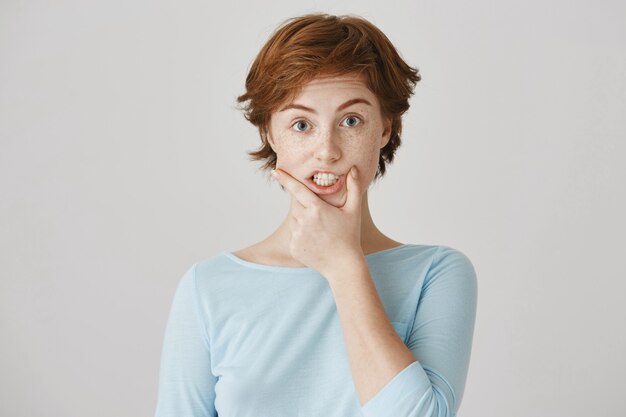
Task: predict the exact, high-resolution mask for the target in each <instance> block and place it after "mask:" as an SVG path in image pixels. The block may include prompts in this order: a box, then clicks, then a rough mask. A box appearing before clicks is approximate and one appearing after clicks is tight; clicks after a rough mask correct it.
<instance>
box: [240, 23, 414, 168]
mask: <svg viewBox="0 0 626 417" xmlns="http://www.w3.org/2000/svg"><path fill="white" fill-rule="evenodd" d="M351 73H355V74H362V75H364V77H365V79H366V83H367V86H368V88H369V89H370V90H371V91H372V92H373V93H374V94H375V95H376V96H377V98H378V100H379V102H380V106H381V111H382V114H383V116H384V117H385V118H388V119H389V120H391V136H390V138H389V142H388V143H387V145H385V147H383V148H382V149H381V152H380V158H379V161H378V170H377V172H376V176H375V178H374V179H377V178H378V177H380V176H382V175H384V173H385V168H386V164H387V163H391V162H392V161H393V157H394V154H395V151H396V149H397V148H398V146H400V143H401V141H400V134H401V132H402V115H403V114H404V113H405V112H406V111H407V110H408V109H409V97H410V96H411V95H412V94H413V89H414V88H415V84H416V83H417V82H418V81H419V80H420V79H421V76H420V74H419V71H418V69H417V68H412V67H410V66H409V65H407V63H406V62H404V60H403V59H402V58H401V57H400V55H399V54H398V52H397V51H396V49H395V47H394V46H393V44H392V43H391V42H390V41H389V39H388V38H387V37H386V36H385V34H384V33H383V32H381V31H380V29H378V28H377V27H376V26H374V25H373V24H372V23H370V22H369V21H367V20H365V19H363V18H361V17H356V16H347V15H345V16H333V15H328V14H322V13H316V14H307V15H304V16H299V17H295V18H291V19H288V20H286V21H284V22H283V23H282V24H281V25H280V26H279V27H278V28H277V29H276V30H275V31H274V33H273V34H272V36H271V37H270V39H269V40H268V41H267V42H266V43H265V45H264V46H263V48H262V49H261V51H260V52H259V54H258V55H257V57H256V59H255V60H254V62H253V63H252V66H251V68H250V71H249V72H248V76H247V78H246V92H245V93H244V94H242V95H240V96H239V97H237V102H238V103H244V102H247V103H245V104H244V105H243V106H242V110H243V111H244V116H245V118H246V119H247V120H248V121H250V122H251V123H252V124H253V125H255V126H256V127H258V129H259V133H260V136H261V141H262V144H261V147H260V148H259V149H258V150H256V151H250V152H248V155H250V159H251V160H262V161H265V163H264V164H263V166H262V167H261V169H271V168H275V167H276V153H275V152H274V150H273V149H272V148H271V146H270V144H269V142H268V140H267V132H268V129H269V121H270V118H271V114H272V113H273V112H274V111H276V110H277V109H278V108H279V106H280V105H281V104H282V103H284V102H286V101H287V100H293V98H295V97H296V96H297V94H298V92H299V90H300V89H301V88H302V87H303V86H304V85H305V84H307V83H308V82H309V81H311V80H312V79H313V78H315V77H317V76H319V75H345V74H351Z"/></svg>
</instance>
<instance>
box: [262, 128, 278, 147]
mask: <svg viewBox="0 0 626 417" xmlns="http://www.w3.org/2000/svg"><path fill="white" fill-rule="evenodd" d="M265 139H266V140H267V143H269V145H270V147H271V148H272V150H273V151H274V152H276V147H275V146H274V140H273V139H272V135H271V134H270V130H269V128H268V129H266V130H265Z"/></svg>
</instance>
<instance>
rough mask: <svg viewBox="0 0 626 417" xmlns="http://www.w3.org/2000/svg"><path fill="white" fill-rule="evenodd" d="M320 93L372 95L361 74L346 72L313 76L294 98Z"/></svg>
mask: <svg viewBox="0 0 626 417" xmlns="http://www.w3.org/2000/svg"><path fill="white" fill-rule="evenodd" d="M322 93H333V95H337V94H350V93H361V94H363V95H367V96H369V97H373V96H374V94H373V93H372V92H371V91H370V90H369V88H368V87H367V84H366V80H365V77H363V76H362V75H355V74H346V75H334V76H318V77H315V78H314V79H313V80H311V81H309V82H308V83H307V84H305V85H304V86H303V87H302V89H301V90H300V91H299V94H297V95H296V100H297V99H298V98H299V97H303V96H307V95H315V94H322Z"/></svg>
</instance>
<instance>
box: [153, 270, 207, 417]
mask: <svg viewBox="0 0 626 417" xmlns="http://www.w3.org/2000/svg"><path fill="white" fill-rule="evenodd" d="M195 271H196V265H195V264H194V265H193V266H192V267H191V268H190V269H189V270H188V271H187V272H186V273H185V274H184V276H183V277H182V278H181V280H180V281H179V283H178V287H177V288H176V293H175V295H174V300H173V302H172V306H171V309H170V314H169V318H168V321H167V326H166V330H165V337H164V341H163V348H162V352H161V368H160V373H159V393H158V400H157V406H156V413H155V417H209V416H217V412H216V410H215V406H214V401H215V383H216V381H217V378H216V377H215V376H214V375H213V374H212V373H211V351H210V342H209V339H208V336H207V332H206V328H205V326H204V323H203V320H202V316H201V315H200V314H199V313H200V309H199V305H198V295H197V292H196V276H195Z"/></svg>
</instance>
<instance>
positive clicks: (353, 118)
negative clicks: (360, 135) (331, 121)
mask: <svg viewBox="0 0 626 417" xmlns="http://www.w3.org/2000/svg"><path fill="white" fill-rule="evenodd" d="M343 120H344V121H346V122H348V126H349V127H354V126H356V125H358V124H359V123H361V119H359V118H358V117H356V116H348V117H346V118H345V119H343ZM350 121H351V122H350Z"/></svg>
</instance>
